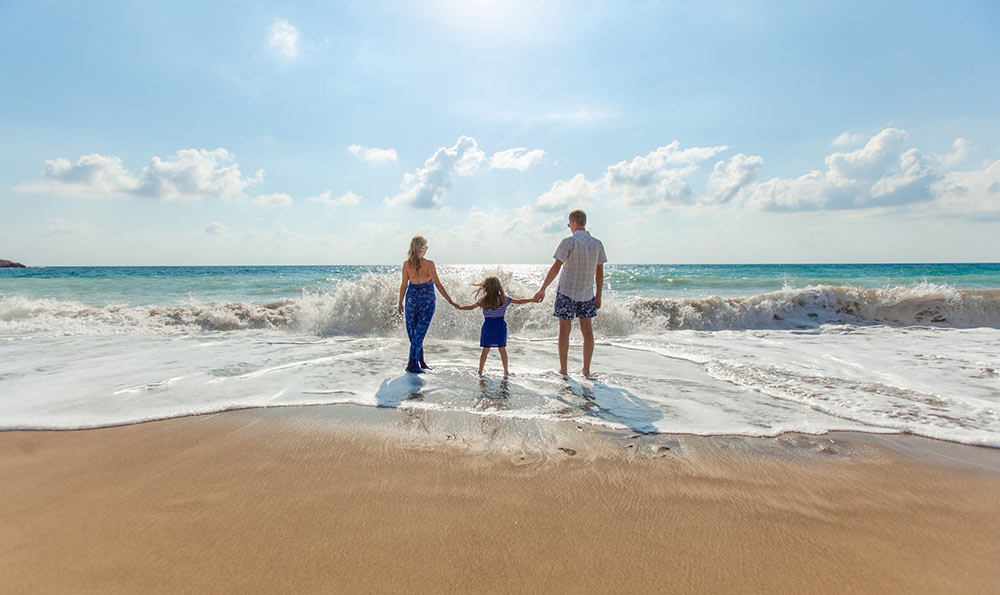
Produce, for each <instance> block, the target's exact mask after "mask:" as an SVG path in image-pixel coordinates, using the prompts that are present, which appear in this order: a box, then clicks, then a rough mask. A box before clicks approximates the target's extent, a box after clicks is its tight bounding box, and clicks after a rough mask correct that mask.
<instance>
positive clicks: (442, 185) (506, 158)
mask: <svg viewBox="0 0 1000 595" xmlns="http://www.w3.org/2000/svg"><path fill="white" fill-rule="evenodd" d="M355 147H357V148H355ZM348 150H350V151H351V152H354V153H356V154H357V153H360V152H361V151H362V150H364V147H361V146H360V145H353V146H352V147H350V148H349V149H348ZM393 154H395V151H393ZM544 157H545V151H543V150H542V149H531V150H528V149H525V148H523V147H516V148H512V149H504V150H502V151H497V152H496V153H494V154H493V155H492V156H491V157H487V156H486V153H484V152H483V150H482V149H480V148H479V145H478V143H476V139H474V138H472V137H471V136H465V135H462V136H461V137H459V139H458V141H456V142H455V144H454V145H453V146H451V147H441V148H439V149H438V150H437V151H435V152H434V155H432V156H431V157H430V158H429V159H427V161H425V162H424V166H423V167H422V168H419V169H417V171H416V172H414V173H407V174H406V175H404V176H403V182H402V183H401V184H400V191H399V192H398V193H397V194H395V195H394V196H391V197H386V198H385V200H384V201H383V202H384V203H385V204H387V205H394V206H409V207H414V208H418V209H430V208H437V207H440V206H442V205H443V204H444V197H445V194H447V192H448V190H449V189H450V188H451V186H452V184H453V182H454V179H455V178H456V177H459V176H471V175H474V174H478V173H480V172H484V171H488V170H492V169H516V170H519V171H527V170H528V169H530V168H532V167H534V166H535V165H537V164H539V163H541V162H542V160H543V158H544Z"/></svg>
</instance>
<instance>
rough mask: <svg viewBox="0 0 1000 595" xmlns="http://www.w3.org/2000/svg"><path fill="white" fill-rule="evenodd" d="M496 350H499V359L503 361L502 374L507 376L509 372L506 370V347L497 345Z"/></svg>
mask: <svg viewBox="0 0 1000 595" xmlns="http://www.w3.org/2000/svg"><path fill="white" fill-rule="evenodd" d="M497 351H499V352H500V361H502V362H503V375H504V376H509V375H510V373H509V372H508V371H507V348H506V347H497Z"/></svg>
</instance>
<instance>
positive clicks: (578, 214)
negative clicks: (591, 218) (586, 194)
mask: <svg viewBox="0 0 1000 595" xmlns="http://www.w3.org/2000/svg"><path fill="white" fill-rule="evenodd" d="M569 220H570V221H572V222H573V223H576V224H577V225H579V226H580V227H587V214H586V213H584V212H583V211H581V210H580V209H577V210H575V211H573V212H572V213H570V214H569Z"/></svg>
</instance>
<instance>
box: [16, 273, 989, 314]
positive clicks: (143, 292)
mask: <svg viewBox="0 0 1000 595" xmlns="http://www.w3.org/2000/svg"><path fill="white" fill-rule="evenodd" d="M439 266H440V268H441V271H442V276H447V275H448V274H449V272H450V273H454V274H455V275H456V276H458V277H462V278H465V277H470V276H475V274H476V273H479V274H487V273H493V272H498V271H507V272H509V273H510V274H512V275H513V277H514V278H517V279H519V280H522V281H524V282H525V283H526V284H530V283H531V282H533V281H534V282H540V280H541V277H542V276H544V273H545V270H546V266H545V265H453V266H450V265H447V264H441V263H439ZM398 270H399V267H398V266H387V265H374V266H357V265H354V266H238V267H229V266H218V267H216V266H213V267H39V268H27V269H0V297H4V296H6V297H11V296H20V297H25V298H35V299H37V298H52V299H57V300H72V301H76V302H80V303H84V304H87V305H92V306H100V305H106V304H130V305H153V304H161V305H167V304H173V303H178V302H181V301H184V300H188V299H196V300H198V301H202V302H254V303H265V302H268V301H273V300H275V299H280V298H296V297H299V296H301V295H302V293H303V292H307V293H310V292H320V291H325V290H329V289H331V288H332V287H334V286H335V285H336V284H338V283H340V282H342V281H358V280H359V279H361V278H362V277H363V276H364V275H380V276H381V275H392V274H396V273H398ZM536 279H537V281H535V280H536ZM605 279H606V283H607V285H606V287H607V291H608V292H609V293H610V294H611V295H617V296H621V297H625V296H628V297H646V298H704V297H709V296H719V297H723V298H733V297H747V296H753V295H758V294H765V293H769V292H773V291H778V290H781V289H787V288H803V287H808V286H818V285H826V286H837V287H847V286H849V287H856V288H860V289H879V288H889V287H916V286H919V285H921V284H933V285H946V286H950V287H952V288H955V289H998V288H1000V263H956V264H793V265H774V264H759V265H665V264H661V265H608V266H607V267H606V277H605Z"/></svg>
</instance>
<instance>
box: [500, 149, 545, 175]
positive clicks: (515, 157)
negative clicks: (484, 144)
mask: <svg viewBox="0 0 1000 595" xmlns="http://www.w3.org/2000/svg"><path fill="white" fill-rule="evenodd" d="M544 158H545V151H543V150H542V149H532V150H531V151H529V150H527V149H525V148H523V147H518V148H515V149H506V150H504V151H497V152H496V153H494V154H493V156H492V157H490V167H491V168H492V169H516V170H518V171H528V170H529V169H531V168H532V167H534V166H535V165H538V164H539V163H541V162H542V159H544Z"/></svg>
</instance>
